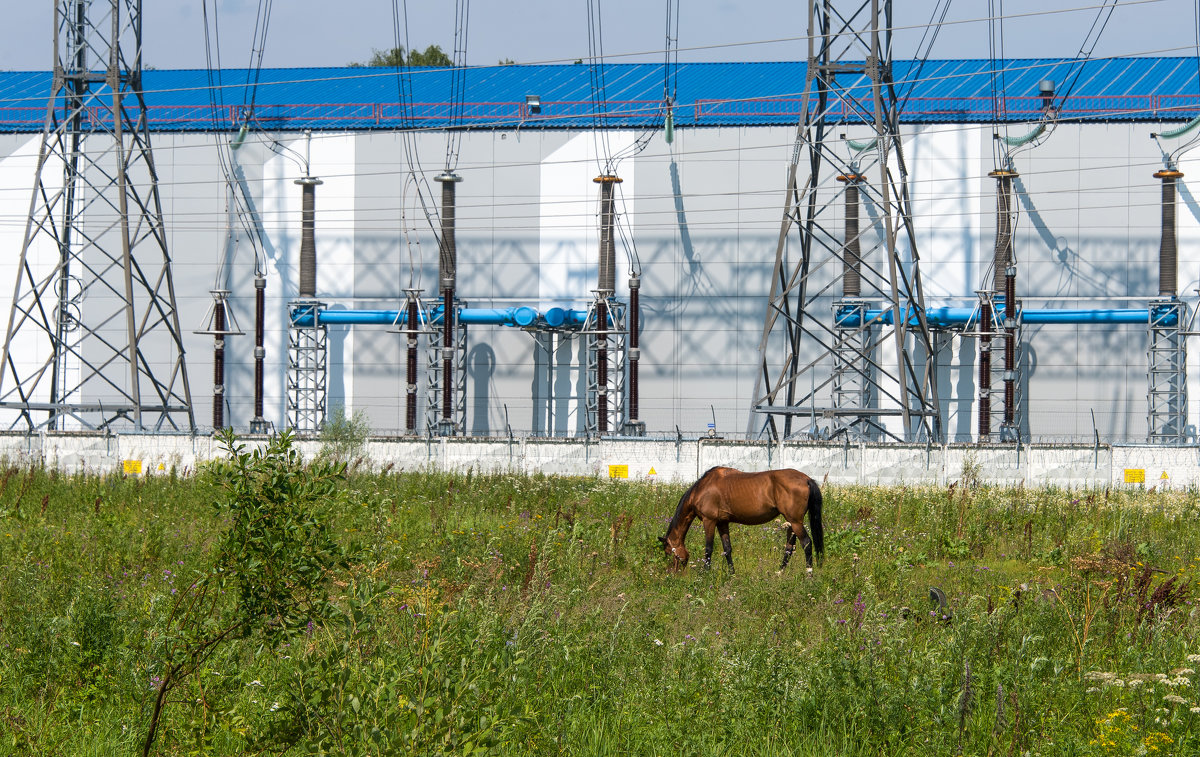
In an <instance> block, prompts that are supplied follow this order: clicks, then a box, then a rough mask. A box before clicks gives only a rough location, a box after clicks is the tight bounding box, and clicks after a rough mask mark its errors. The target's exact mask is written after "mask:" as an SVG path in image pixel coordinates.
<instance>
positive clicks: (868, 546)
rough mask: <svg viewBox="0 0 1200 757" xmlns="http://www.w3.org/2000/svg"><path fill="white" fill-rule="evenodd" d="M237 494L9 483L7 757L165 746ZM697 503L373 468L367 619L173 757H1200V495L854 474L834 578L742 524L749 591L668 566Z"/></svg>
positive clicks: (198, 726)
mask: <svg viewBox="0 0 1200 757" xmlns="http://www.w3.org/2000/svg"><path fill="white" fill-rule="evenodd" d="M219 484H220V481H219V480H218V479H217V477H216V476H215V475H214V474H213V473H212V472H211V471H209V472H202V473H201V474H199V475H197V476H195V477H189V478H176V477H173V476H161V477H150V478H143V479H134V478H122V477H119V476H111V477H106V478H105V477H95V476H90V477H64V476H56V475H54V474H53V473H51V472H49V471H45V470H40V469H33V470H30V469H16V468H7V469H0V565H2V566H4V568H3V570H2V571H0V753H3V754H8V753H12V754H22V755H24V754H44V755H60V754H80V755H87V754H96V755H109V754H124V753H137V752H140V749H141V742H142V740H143V739H144V737H145V733H146V727H147V722H148V718H149V716H150V710H151V708H152V705H153V702H154V696H155V691H154V686H155V678H156V676H157V675H158V673H159V672H161V670H162V669H163V667H162V666H163V654H164V651H163V650H164V649H165V646H164V645H165V644H166V643H167V642H168V637H169V634H170V629H171V625H170V622H169V617H170V615H171V612H172V608H173V607H174V606H175V602H176V601H177V598H178V597H179V592H180V591H183V590H185V589H186V587H187V586H188V585H190V583H191V581H192V580H194V577H195V576H197V575H200V574H202V573H203V572H204V571H205V570H207V569H208V566H209V565H210V564H211V563H212V559H213V554H214V551H215V549H216V548H217V544H218V543H219V540H220V537H221V534H222V533H223V532H224V530H225V529H226V527H227V524H226V523H224V522H223V521H222V519H221V518H222V516H221V514H220V511H219V510H217V509H216V508H214V507H213V502H214V501H215V500H216V499H217V498H218V497H219V492H220V488H219ZM683 488H684V487H682V486H659V485H652V484H637V483H629V482H624V481H608V480H600V479H591V478H552V477H542V476H532V477H524V476H509V475H503V476H501V475H485V476H479V475H468V476H450V475H442V474H433V473H428V474H401V475H360V474H352V475H351V476H350V477H349V479H348V481H347V482H346V484H345V488H344V493H345V496H344V498H342V499H341V500H338V501H334V502H330V503H328V506H327V507H326V509H325V510H324V511H323V512H322V513H321V515H322V517H324V518H326V519H327V522H328V524H329V525H330V527H331V529H332V531H333V533H334V535H335V536H336V537H337V538H338V539H339V540H340V542H341V543H342V544H343V545H344V546H345V547H346V548H347V549H348V550H349V551H350V552H351V554H352V555H353V559H352V561H351V563H350V565H349V566H348V567H347V568H345V569H341V570H339V572H338V573H337V574H335V575H332V576H330V587H331V590H332V591H333V593H334V596H335V598H336V599H337V602H338V604H339V606H340V607H341V608H342V609H343V611H344V616H343V617H341V618H339V619H338V620H337V621H336V622H327V623H319V624H314V625H313V626H312V627H311V628H309V629H308V630H307V631H305V632H304V633H302V634H300V635H298V636H295V637H291V638H290V640H287V641H284V642H280V643H277V644H266V643H264V642H263V641H262V639H261V638H259V637H255V636H247V637H245V638H242V639H235V640H231V641H230V642H228V643H227V644H223V645H222V646H221V647H220V649H219V651H218V652H217V653H216V654H215V655H214V656H213V657H211V658H209V659H208V660H207V662H206V663H205V665H204V666H203V668H202V669H200V670H198V671H197V672H196V674H195V675H194V676H192V677H190V678H189V679H188V680H187V682H186V683H185V684H182V685H181V687H180V688H179V689H178V690H177V691H176V693H175V694H174V696H173V697H172V700H171V702H170V705H169V707H168V708H167V709H166V711H165V715H164V721H163V723H162V725H161V726H160V734H159V739H158V742H157V745H156V749H157V750H158V751H159V752H161V753H164V754H180V755H182V754H193V753H205V754H242V753H246V752H278V751H281V750H285V749H286V750H287V751H288V752H289V753H293V754H309V753H314V754H315V753H322V752H324V753H330V754H378V753H389V754H390V753H395V754H428V753H439V752H443V751H444V752H448V753H466V752H469V751H472V750H478V751H480V752H492V753H497V754H560V753H561V754H572V755H575V754H578V755H599V754H614V755H616V754H622V755H624V754H638V755H641V754H644V755H659V754H681V755H689V754H697V755H706V754H714V755H716V754H721V755H724V754H764V755H767V754H769V755H835V754H836V755H909V754H911V755H917V754H920V755H930V754H933V755H940V754H946V755H950V754H956V753H959V751H960V750H961V753H963V754H975V755H1010V754H1012V755H1022V754H1027V753H1028V754H1041V755H1069V754H1080V755H1093V754H1134V753H1136V752H1137V751H1138V750H1139V749H1143V750H1145V752H1146V753H1149V754H1195V753H1197V752H1198V751H1200V691H1198V690H1197V680H1198V678H1197V674H1196V673H1194V672H1190V671H1192V670H1195V669H1200V661H1196V660H1200V658H1195V659H1194V660H1193V661H1189V659H1188V656H1189V655H1197V654H1200V642H1198V641H1197V632H1198V631H1200V613H1198V612H1197V609H1196V605H1195V602H1196V598H1197V594H1198V591H1197V589H1198V588H1200V587H1198V586H1197V580H1198V579H1200V551H1198V549H1197V545H1198V544H1200V505H1198V501H1200V500H1198V498H1197V496H1196V494H1195V493H1194V492H1190V493H1183V492H1158V493H1152V492H1151V493H1148V492H1141V491H1103V490H1102V491H1087V492H1072V491H1067V490H1055V489H1037V490H1029V489H1021V488H1015V489H999V488H989V487H982V486H976V487H971V488H964V487H951V488H949V489H938V488H932V487H928V488H912V487H895V488H870V487H836V486H832V485H830V486H826V487H825V521H826V522H825V530H826V546H827V555H826V560H825V562H824V564H823V565H819V566H818V567H817V568H816V570H815V571H814V573H813V574H812V576H811V577H808V576H806V575H805V571H804V568H803V563H802V562H799V561H797V560H794V561H793V563H792V565H791V566H790V568H789V569H788V571H787V572H785V573H784V574H782V575H780V574H778V573H777V572H776V571H777V568H778V565H779V561H780V559H781V556H782V548H783V537H782V534H781V532H780V528H779V526H778V524H770V525H766V526H756V527H744V526H741V527H739V526H734V527H733V529H732V541H733V549H734V561H735V563H736V566H737V572H736V574H730V573H729V572H728V571H727V570H726V569H725V567H724V565H723V561H721V560H720V559H719V554H720V550H719V549H718V550H717V555H718V560H715V561H714V567H713V568H712V569H711V570H703V569H700V568H699V567H697V566H696V565H693V566H692V567H690V568H689V569H688V570H687V571H686V572H684V573H683V574H681V575H668V573H667V571H666V561H665V559H664V558H663V556H662V553H661V549H660V548H659V545H658V542H657V539H656V537H658V536H660V535H662V533H664V531H665V527H666V520H667V518H668V516H669V515H670V514H671V513H672V512H673V511H674V507H675V503H676V502H677V500H678V497H679V496H680V494H681V493H682V490H683ZM690 541H691V543H690V544H689V549H690V550H691V552H692V555H693V558H695V557H697V555H702V554H703V544H702V531H701V530H700V529H699V528H695V529H693V532H692V534H691V537H690ZM717 563H721V564H719V565H718V564H717ZM930 587H939V588H941V589H942V590H943V591H944V592H945V594H946V595H947V597H948V599H949V604H950V608H951V610H952V613H953V614H952V617H951V618H949V619H943V618H941V617H939V615H938V613H937V612H935V610H936V605H934V604H933V603H932V602H931V601H930V598H929V590H930ZM173 591H174V592H175V593H173ZM1180 669H1183V671H1185V672H1180ZM1101 674H1113V675H1112V676H1108V675H1101ZM1156 676H1161V678H1156ZM1164 678H1165V680H1163V679H1164ZM1117 681H1120V683H1121V685H1117V683H1116V682H1117ZM1193 709H1197V712H1192V710H1193Z"/></svg>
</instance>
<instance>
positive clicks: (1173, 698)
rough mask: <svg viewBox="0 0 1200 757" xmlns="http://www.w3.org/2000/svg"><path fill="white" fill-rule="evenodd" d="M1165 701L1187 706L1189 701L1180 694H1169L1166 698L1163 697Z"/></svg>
mask: <svg viewBox="0 0 1200 757" xmlns="http://www.w3.org/2000/svg"><path fill="white" fill-rule="evenodd" d="M1163 701H1164V702H1169V703H1171V704H1187V700H1186V699H1184V698H1183V697H1181V696H1179V695H1178V694H1167V695H1166V696H1165V697H1163Z"/></svg>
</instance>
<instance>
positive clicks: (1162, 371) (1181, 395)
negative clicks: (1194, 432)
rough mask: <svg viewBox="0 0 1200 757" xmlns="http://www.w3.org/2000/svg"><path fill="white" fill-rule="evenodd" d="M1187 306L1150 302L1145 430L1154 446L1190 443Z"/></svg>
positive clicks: (1169, 301)
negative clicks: (1188, 436) (1188, 441)
mask: <svg viewBox="0 0 1200 757" xmlns="http://www.w3.org/2000/svg"><path fill="white" fill-rule="evenodd" d="M1186 323H1187V305H1185V304H1184V303H1183V302H1181V301H1179V300H1177V299H1174V298H1171V299H1157V300H1151V301H1150V324H1149V327H1150V345H1149V349H1148V351H1147V358H1148V360H1147V372H1146V378H1147V390H1146V405H1147V412H1146V427H1147V429H1148V434H1147V441H1149V442H1150V443H1151V444H1183V443H1184V442H1186V441H1187V436H1186V430H1187V336H1186V334H1185V333H1184V324H1186Z"/></svg>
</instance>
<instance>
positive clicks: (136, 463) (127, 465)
mask: <svg viewBox="0 0 1200 757" xmlns="http://www.w3.org/2000/svg"><path fill="white" fill-rule="evenodd" d="M121 470H123V471H125V474H126V475H129V476H140V475H142V461H141V460H125V461H123V462H122V463H121Z"/></svg>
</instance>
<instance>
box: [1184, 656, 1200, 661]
mask: <svg viewBox="0 0 1200 757" xmlns="http://www.w3.org/2000/svg"><path fill="white" fill-rule="evenodd" d="M1185 659H1187V661H1188V662H1200V654H1190V655H1188V656H1187V657H1186V658H1185Z"/></svg>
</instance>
